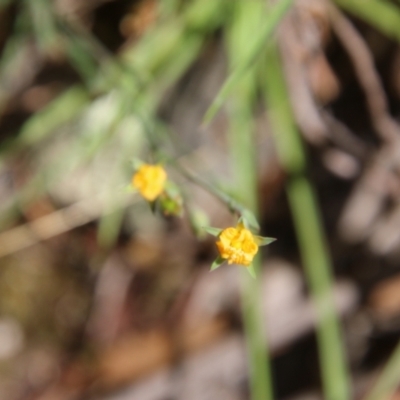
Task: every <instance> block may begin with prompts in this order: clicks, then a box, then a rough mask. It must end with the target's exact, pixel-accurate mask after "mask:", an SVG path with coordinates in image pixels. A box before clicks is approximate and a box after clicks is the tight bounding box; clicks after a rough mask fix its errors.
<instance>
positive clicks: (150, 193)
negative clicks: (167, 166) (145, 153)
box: [132, 164, 167, 201]
mask: <svg viewBox="0 0 400 400" xmlns="http://www.w3.org/2000/svg"><path fill="white" fill-rule="evenodd" d="M166 181H167V173H166V172H165V170H164V168H163V167H161V166H160V165H149V164H142V165H141V166H140V167H139V169H138V170H137V171H136V173H135V174H134V175H133V178H132V186H133V187H135V188H136V189H137V190H138V191H139V192H140V194H141V195H142V196H143V197H144V198H145V199H146V200H148V201H154V200H155V199H156V198H157V197H158V196H159V195H160V194H161V193H162V192H163V191H164V187H165V183H166Z"/></svg>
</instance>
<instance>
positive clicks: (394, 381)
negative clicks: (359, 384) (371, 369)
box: [365, 343, 400, 400]
mask: <svg viewBox="0 0 400 400" xmlns="http://www.w3.org/2000/svg"><path fill="white" fill-rule="evenodd" d="M399 371H400V343H399V344H398V345H397V347H396V349H395V350H394V352H393V354H392V356H391V357H390V360H389V362H388V363H387V364H386V366H385V368H384V370H383V371H382V373H381V375H380V377H379V379H378V380H377V382H376V383H375V385H374V387H373V389H372V390H371V391H370V393H369V394H368V395H367V396H366V397H365V400H381V399H389V398H390V396H391V395H392V394H393V393H394V392H395V391H396V388H397V386H398V385H399V382H400V378H399Z"/></svg>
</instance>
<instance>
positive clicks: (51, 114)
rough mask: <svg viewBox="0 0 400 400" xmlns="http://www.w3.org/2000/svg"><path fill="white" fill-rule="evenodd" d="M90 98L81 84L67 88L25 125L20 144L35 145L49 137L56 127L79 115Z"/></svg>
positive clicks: (21, 132) (19, 138)
mask: <svg viewBox="0 0 400 400" xmlns="http://www.w3.org/2000/svg"><path fill="white" fill-rule="evenodd" d="M89 100H90V99H89V96H88V94H87V93H86V91H85V90H84V89H83V88H82V87H80V86H74V87H72V88H70V89H68V90H66V91H65V92H64V93H62V94H61V95H60V96H58V97H57V98H56V99H55V100H53V101H52V102H51V103H50V104H49V105H47V106H46V107H45V108H44V109H42V110H40V111H38V112H37V113H36V114H34V115H32V117H31V118H30V119H29V120H28V121H27V122H26V123H25V124H24V125H23V127H22V129H21V131H20V134H19V136H18V140H17V143H18V145H24V146H28V145H33V144H36V143H38V142H39V141H41V140H43V139H45V138H47V137H48V136H49V135H50V134H52V133H53V132H54V130H55V129H57V128H59V127H60V126H62V125H63V124H65V123H67V122H68V121H70V120H72V119H73V118H75V117H77V116H78V115H79V114H80V113H81V112H82V108H83V107H84V106H85V105H87V104H88V103H89Z"/></svg>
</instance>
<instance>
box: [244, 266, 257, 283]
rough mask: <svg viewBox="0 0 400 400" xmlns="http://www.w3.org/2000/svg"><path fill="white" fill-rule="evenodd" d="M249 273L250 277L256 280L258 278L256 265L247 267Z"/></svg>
mask: <svg viewBox="0 0 400 400" xmlns="http://www.w3.org/2000/svg"><path fill="white" fill-rule="evenodd" d="M246 270H247V272H248V273H249V274H250V276H251V277H252V278H254V279H256V278H257V276H256V270H255V269H254V265H253V264H250V265H249V266H248V267H246Z"/></svg>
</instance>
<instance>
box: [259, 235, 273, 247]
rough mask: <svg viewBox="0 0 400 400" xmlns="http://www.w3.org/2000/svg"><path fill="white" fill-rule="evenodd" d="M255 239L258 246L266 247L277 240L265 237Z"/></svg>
mask: <svg viewBox="0 0 400 400" xmlns="http://www.w3.org/2000/svg"><path fill="white" fill-rule="evenodd" d="M254 239H255V241H256V243H257V245H258V246H266V245H267V244H270V243H272V242H275V240H276V239H275V238H270V237H263V236H254Z"/></svg>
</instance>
